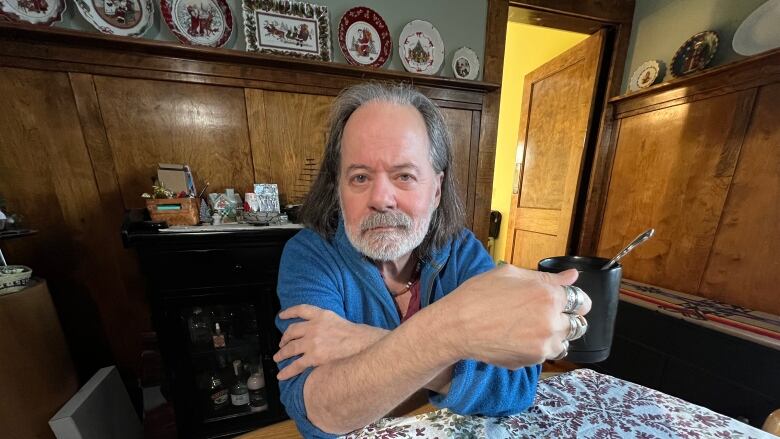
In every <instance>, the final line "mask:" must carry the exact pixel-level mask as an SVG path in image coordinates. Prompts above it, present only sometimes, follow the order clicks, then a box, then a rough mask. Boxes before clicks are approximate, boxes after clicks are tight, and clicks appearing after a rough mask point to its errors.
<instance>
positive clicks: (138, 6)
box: [75, 0, 154, 37]
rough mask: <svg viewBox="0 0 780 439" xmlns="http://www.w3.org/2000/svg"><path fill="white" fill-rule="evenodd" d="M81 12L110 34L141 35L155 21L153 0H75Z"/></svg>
mask: <svg viewBox="0 0 780 439" xmlns="http://www.w3.org/2000/svg"><path fill="white" fill-rule="evenodd" d="M75 2H76V6H78V9H79V13H81V15H82V16H83V17H84V19H85V20H87V21H88V22H89V24H91V25H92V26H94V27H95V29H97V30H99V31H100V32H103V33H104V34H109V35H120V36H125V37H140V36H141V35H143V33H144V32H146V31H147V29H149V26H150V25H151V24H152V22H153V21H154V20H153V18H154V6H153V5H152V0H75Z"/></svg>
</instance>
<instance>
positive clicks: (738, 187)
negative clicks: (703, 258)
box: [700, 83, 780, 315]
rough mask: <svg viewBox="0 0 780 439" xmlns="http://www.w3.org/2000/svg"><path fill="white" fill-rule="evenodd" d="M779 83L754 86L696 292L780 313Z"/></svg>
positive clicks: (734, 303)
mask: <svg viewBox="0 0 780 439" xmlns="http://www.w3.org/2000/svg"><path fill="white" fill-rule="evenodd" d="M779 114H780V83H775V84H772V85H768V86H764V87H762V88H760V89H759V90H758V96H757V98H756V104H755V107H754V109H753V117H752V120H751V123H750V126H749V128H748V131H747V133H746V135H745V140H744V143H743V145H742V150H741V152H740V156H739V163H738V164H737V169H736V173H735V175H734V178H733V180H732V183H731V189H730V190H729V194H728V200H727V202H726V206H725V208H724V211H723V215H722V216H721V219H720V226H719V229H718V235H717V237H716V238H715V242H714V244H713V248H712V254H711V255H710V258H709V263H708V265H707V270H706V272H705V274H704V278H703V280H702V283H701V288H700V294H701V295H703V296H706V297H711V298H713V299H717V300H721V301H724V302H726V303H730V304H733V305H739V306H744V307H746V308H751V309H758V310H762V311H766V312H770V313H773V314H776V315H780V295H778V285H780V225H779V224H780V204H778V201H779V200H780V130H778V128H777V127H778V115H779Z"/></svg>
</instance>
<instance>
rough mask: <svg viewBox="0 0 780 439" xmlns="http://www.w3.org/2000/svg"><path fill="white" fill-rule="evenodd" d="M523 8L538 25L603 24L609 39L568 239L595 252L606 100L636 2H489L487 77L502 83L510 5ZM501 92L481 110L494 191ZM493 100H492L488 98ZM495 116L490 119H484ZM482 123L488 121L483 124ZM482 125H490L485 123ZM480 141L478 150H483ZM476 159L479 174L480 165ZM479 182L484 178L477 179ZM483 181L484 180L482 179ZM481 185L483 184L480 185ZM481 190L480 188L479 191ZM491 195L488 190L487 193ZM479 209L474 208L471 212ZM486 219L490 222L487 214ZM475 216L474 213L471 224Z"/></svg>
mask: <svg viewBox="0 0 780 439" xmlns="http://www.w3.org/2000/svg"><path fill="white" fill-rule="evenodd" d="M510 6H512V7H516V8H519V9H521V10H522V11H523V12H524V13H525V15H524V17H522V20H523V21H522V22H526V23H527V24H532V25H536V26H545V27H551V28H555V29H561V30H567V31H572V32H580V33H587V34H593V33H594V32H595V31H597V30H599V29H601V28H606V29H608V32H607V42H606V44H605V48H604V49H605V50H604V56H603V57H602V65H601V69H600V71H601V76H600V78H599V80H598V86H597V91H596V100H595V101H594V109H593V111H594V113H593V118H592V124H591V126H590V127H589V128H588V132H587V137H586V144H585V152H584V161H585V162H584V164H583V172H582V177H581V179H580V185H579V189H578V194H577V203H576V205H575V208H574V223H573V225H572V230H571V236H570V239H569V243H570V244H569V249H568V252H569V253H573V254H579V255H595V252H596V248H595V246H596V243H598V236H597V234H598V231H599V226H600V224H601V220H602V214H603V207H604V203H605V202H606V195H607V191H606V189H607V187H608V185H609V176H610V170H611V168H612V161H613V158H614V155H615V150H614V145H611V142H609V138H610V136H611V135H612V125H611V123H610V121H611V118H610V117H609V114H607V108H608V107H607V105H606V104H607V101H608V100H609V99H610V98H612V97H615V96H618V95H619V94H620V88H621V86H622V83H623V72H624V68H625V63H626V57H627V55H628V45H629V38H630V35H631V25H632V22H633V18H634V0H488V19H487V28H486V31H485V67H484V72H483V77H484V80H485V81H490V82H496V83H499V84H500V83H501V79H502V78H501V76H502V71H503V66H504V59H503V58H504V46H505V42H506V29H507V20H508V15H509V7H510ZM499 98H500V90H496V91H492V92H490V93H489V94H488V95H486V97H485V99H486V102H485V110H486V111H484V112H483V124H482V127H483V130H488V132H487V133H484V131H483V133H484V135H483V136H481V138H480V143H482V142H485V144H487V145H492V156H493V157H491V158H490V162H491V163H490V179H489V184H490V186H491V190H492V184H493V178H492V175H493V162H494V161H495V144H496V137H497V133H496V131H497V127H498V110H499V108H498V100H499ZM492 100H495V102H492ZM488 103H490V105H488ZM490 116H492V117H494V119H493V120H492V121H490V119H488V121H485V118H487V117H490ZM485 122H486V123H485ZM486 125H490V126H489V127H488V126H486ZM482 146H483V145H480V151H485V149H483V148H482ZM484 167H485V166H484V164H483V163H482V160H480V164H479V169H480V174H482V171H483V169H484ZM478 181H484V179H479V180H478ZM485 183H487V182H485ZM483 184H484V183H483ZM478 191H479V190H478ZM488 193H489V192H488ZM479 213H480V212H477V211H475V216H476V215H478V214H479ZM484 216H485V219H484V220H485V221H487V220H488V218H487V213H485V215H484ZM476 222H477V218H476V217H475V223H476Z"/></svg>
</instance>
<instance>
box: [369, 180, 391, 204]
mask: <svg viewBox="0 0 780 439" xmlns="http://www.w3.org/2000/svg"><path fill="white" fill-rule="evenodd" d="M368 207H370V208H371V209H373V210H376V211H379V212H384V211H386V210H391V209H395V208H396V200H395V186H393V184H392V182H391V181H390V180H389V179H387V178H377V179H375V180H374V181H373V184H372V185H371V197H370V199H369V205H368Z"/></svg>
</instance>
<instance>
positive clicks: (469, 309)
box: [274, 84, 590, 437]
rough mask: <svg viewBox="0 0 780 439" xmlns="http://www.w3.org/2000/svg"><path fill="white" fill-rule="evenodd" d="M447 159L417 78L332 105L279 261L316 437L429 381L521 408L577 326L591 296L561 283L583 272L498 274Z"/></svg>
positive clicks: (308, 421) (283, 384) (284, 387)
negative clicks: (320, 152) (467, 217)
mask: <svg viewBox="0 0 780 439" xmlns="http://www.w3.org/2000/svg"><path fill="white" fill-rule="evenodd" d="M451 160H452V159H451V152H450V141H449V135H448V134H447V128H446V125H445V123H444V119H443V118H442V115H441V113H440V112H439V110H438V108H437V107H436V106H435V105H434V104H433V103H432V102H431V101H430V100H429V99H427V98H426V97H425V96H423V95H422V94H420V93H419V92H416V91H415V90H413V89H412V88H410V87H407V86H388V85H378V84H363V85H358V86H355V87H352V88H350V89H347V90H345V91H344V92H343V93H342V94H341V95H340V96H339V98H338V99H337V100H336V102H335V103H334V109H333V113H332V119H331V129H330V135H329V139H328V144H327V145H326V149H325V154H324V158H323V162H322V165H321V168H320V172H319V175H318V177H317V180H316V182H315V183H314V185H313V187H312V189H311V191H310V194H309V197H308V198H307V201H306V203H305V204H304V208H303V211H302V212H301V217H302V219H303V223H304V224H305V225H306V226H307V228H306V229H304V230H303V231H301V232H300V233H298V234H297V235H296V236H295V237H293V238H292V239H291V240H290V241H289V242H288V244H287V245H286V247H285V250H284V254H283V255H282V261H281V267H280V270H279V271H280V274H279V287H278V293H279V299H280V302H281V306H282V310H283V311H282V312H281V313H280V314H279V317H278V319H277V326H278V327H279V329H280V330H281V331H282V332H283V333H284V335H283V337H282V341H281V343H280V350H279V352H277V354H276V355H275V356H274V360H276V361H277V362H278V363H279V367H280V372H279V375H278V378H279V384H280V388H281V397H282V401H283V403H284V405H285V407H286V408H287V412H288V414H289V415H290V416H291V417H292V418H293V419H294V420H295V422H296V423H297V426H298V429H299V430H300V432H301V433H302V434H303V435H304V436H306V437H333V435H336V434H344V433H347V432H349V431H352V430H355V429H357V428H361V427H363V426H365V425H367V424H369V423H371V422H373V421H375V420H377V419H379V418H380V417H382V416H384V415H386V414H388V413H389V412H391V411H392V410H393V409H394V408H395V407H397V406H398V405H399V404H401V403H402V402H403V401H404V400H405V399H406V398H408V397H410V396H411V395H413V394H415V392H418V391H420V390H421V389H425V391H427V392H429V396H430V401H431V402H432V403H433V404H435V405H436V406H438V407H447V408H449V409H451V410H453V411H455V412H457V413H461V414H482V415H489V416H502V415H508V414H512V413H517V412H520V411H522V410H524V409H526V408H527V407H528V406H529V405H530V404H531V403H532V402H533V397H534V393H535V391H536V382H537V379H538V374H539V371H540V369H541V367H540V365H539V363H541V362H543V361H544V360H545V359H547V358H556V357H557V358H560V357H561V356H562V355H565V353H566V348H567V346H568V341H567V339H573V338H575V335H581V334H578V333H579V332H582V331H580V329H582V327H579V326H577V325H578V323H577V322H578V321H579V320H577V319H574V318H573V317H572V316H574V315H575V314H585V313H586V312H587V311H588V310H589V309H590V300H589V299H588V298H587V296H585V295H584V294H579V293H578V294H572V293H568V294H567V293H566V291H567V290H566V288H562V286H564V285H568V284H571V283H572V282H574V281H575V280H576V278H577V272H576V271H574V270H570V271H567V272H564V273H559V274H546V273H537V272H534V271H528V270H521V269H518V268H516V267H512V266H509V265H506V266H502V267H499V268H497V269H494V265H493V262H492V260H491V259H490V257H489V255H488V254H487V252H486V251H485V250H484V248H483V246H482V245H481V243H480V242H479V241H478V240H477V239H476V238H475V237H474V236H473V234H472V233H471V232H469V231H468V230H466V229H465V228H464V227H463V209H462V207H461V203H460V201H459V200H458V197H457V194H456V189H455V182H454V180H453V176H452V173H451ZM568 291H569V292H571V291H573V290H571V289H569V290H568ZM563 311H566V312H567V313H564V312H563ZM575 333H576V334H575Z"/></svg>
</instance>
